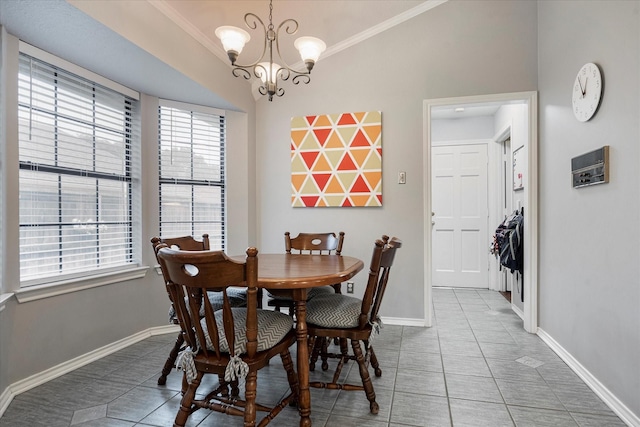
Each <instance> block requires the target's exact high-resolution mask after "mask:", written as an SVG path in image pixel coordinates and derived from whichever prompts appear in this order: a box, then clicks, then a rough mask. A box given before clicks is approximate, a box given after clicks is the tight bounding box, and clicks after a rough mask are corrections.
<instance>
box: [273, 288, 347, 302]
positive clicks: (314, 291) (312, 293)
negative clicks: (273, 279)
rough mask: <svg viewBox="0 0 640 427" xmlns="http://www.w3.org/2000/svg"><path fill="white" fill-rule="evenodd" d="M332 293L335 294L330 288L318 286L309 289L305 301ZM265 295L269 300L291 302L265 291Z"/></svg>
mask: <svg viewBox="0 0 640 427" xmlns="http://www.w3.org/2000/svg"><path fill="white" fill-rule="evenodd" d="M333 293H335V292H334V290H333V287H331V286H318V287H316V288H311V289H309V290H308V291H307V301H309V300H310V299H311V298H314V297H317V296H318V295H327V294H333ZM267 295H268V296H269V298H273V299H277V300H280V301H293V299H292V298H291V297H286V296H281V295H274V294H272V293H271V292H269V291H267Z"/></svg>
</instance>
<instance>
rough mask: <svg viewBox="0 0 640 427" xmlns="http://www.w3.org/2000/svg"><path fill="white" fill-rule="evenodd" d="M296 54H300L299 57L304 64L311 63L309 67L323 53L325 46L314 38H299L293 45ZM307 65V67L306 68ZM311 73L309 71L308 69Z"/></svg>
mask: <svg viewBox="0 0 640 427" xmlns="http://www.w3.org/2000/svg"><path fill="white" fill-rule="evenodd" d="M293 45H294V46H295V48H296V49H298V52H300V57H301V58H302V60H303V61H304V63H305V64H308V63H309V62H311V64H312V65H311V66H312V67H313V64H315V62H316V61H317V60H318V58H320V54H321V53H322V52H324V51H325V49H326V48H327V45H326V44H325V42H323V41H322V40H320V39H319V38H316V37H308V36H306V37H300V38H298V39H296V41H295V42H294V43H293ZM308 67H309V65H307V68H308ZM309 71H311V69H309Z"/></svg>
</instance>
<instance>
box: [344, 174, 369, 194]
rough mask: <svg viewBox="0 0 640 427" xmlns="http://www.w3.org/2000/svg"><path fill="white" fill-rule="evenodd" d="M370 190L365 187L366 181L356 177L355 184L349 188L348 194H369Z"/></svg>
mask: <svg viewBox="0 0 640 427" xmlns="http://www.w3.org/2000/svg"><path fill="white" fill-rule="evenodd" d="M369 192H371V189H370V188H369V186H368V185H367V183H366V181H365V180H364V179H363V178H362V176H358V178H357V179H356V182H354V183H353V185H352V186H351V190H349V193H369Z"/></svg>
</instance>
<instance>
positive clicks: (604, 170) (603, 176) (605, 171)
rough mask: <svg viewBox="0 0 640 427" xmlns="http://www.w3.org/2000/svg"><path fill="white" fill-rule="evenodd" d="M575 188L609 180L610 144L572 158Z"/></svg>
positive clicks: (572, 176) (572, 178) (572, 175)
mask: <svg viewBox="0 0 640 427" xmlns="http://www.w3.org/2000/svg"><path fill="white" fill-rule="evenodd" d="M571 180H572V185H573V188H580V187H586V186H588V185H595V184H604V183H605V182H609V146H608V145H605V146H604V147H602V148H598V149H597V150H593V151H590V152H588V153H585V154H583V155H581V156H578V157H574V158H573V159H571Z"/></svg>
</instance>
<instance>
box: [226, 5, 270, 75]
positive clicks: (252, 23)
mask: <svg viewBox="0 0 640 427" xmlns="http://www.w3.org/2000/svg"><path fill="white" fill-rule="evenodd" d="M244 23H245V25H246V26H247V28H249V29H250V30H256V29H258V23H260V26H261V27H262V32H263V33H264V44H263V45H262V53H261V54H260V56H259V57H258V59H257V60H256V61H255V62H252V63H250V64H246V65H241V64H237V63H236V64H235V65H234V67H239V68H252V67H255V66H256V65H258V63H259V62H261V61H262V60H263V59H264V56H265V54H266V53H267V26H266V25H264V22H262V19H260V17H259V16H258V15H256V14H255V13H251V12H249V13H246V14H245V15H244ZM236 77H237V76H236Z"/></svg>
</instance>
